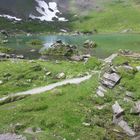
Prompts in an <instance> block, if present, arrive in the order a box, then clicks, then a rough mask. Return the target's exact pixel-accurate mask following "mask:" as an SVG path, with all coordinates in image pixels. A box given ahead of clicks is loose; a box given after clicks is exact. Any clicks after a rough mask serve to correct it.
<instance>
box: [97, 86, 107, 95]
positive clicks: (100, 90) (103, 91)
mask: <svg viewBox="0 0 140 140" xmlns="http://www.w3.org/2000/svg"><path fill="white" fill-rule="evenodd" d="M105 92H107V90H106V89H105V88H104V87H102V86H99V87H98V88H97V91H96V94H97V95H98V96H100V97H104V93H105Z"/></svg>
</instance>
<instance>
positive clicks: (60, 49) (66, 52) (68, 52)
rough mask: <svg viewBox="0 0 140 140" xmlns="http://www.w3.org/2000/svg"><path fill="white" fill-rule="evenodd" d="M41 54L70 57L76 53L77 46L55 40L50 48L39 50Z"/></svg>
mask: <svg viewBox="0 0 140 140" xmlns="http://www.w3.org/2000/svg"><path fill="white" fill-rule="evenodd" d="M41 54H42V55H48V56H65V57H71V56H72V55H74V54H78V50H77V46H75V45H69V44H65V43H63V42H62V40H57V41H56V42H55V43H54V44H52V45H51V47H50V48H48V49H46V50H44V51H43V52H41Z"/></svg>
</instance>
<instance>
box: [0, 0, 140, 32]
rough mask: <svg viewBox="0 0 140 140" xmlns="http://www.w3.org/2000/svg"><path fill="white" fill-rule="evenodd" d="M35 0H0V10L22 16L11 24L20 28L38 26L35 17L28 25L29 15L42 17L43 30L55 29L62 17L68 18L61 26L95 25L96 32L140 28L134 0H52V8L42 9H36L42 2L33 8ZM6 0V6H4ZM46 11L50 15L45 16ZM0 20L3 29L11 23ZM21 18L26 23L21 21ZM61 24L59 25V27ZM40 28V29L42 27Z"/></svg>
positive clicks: (86, 28) (81, 27) (82, 27)
mask: <svg viewBox="0 0 140 140" xmlns="http://www.w3.org/2000/svg"><path fill="white" fill-rule="evenodd" d="M37 1H38V0H37ZM37 1H35V0H25V1H24V2H23V1H22V0H10V1H9V0H2V1H0V14H1V15H2V14H6V15H11V16H14V17H17V18H20V19H22V21H21V23H20V25H18V23H17V24H16V25H14V28H18V29H20V28H21V26H22V29H23V30H24V27H25V26H26V27H27V28H29V30H31V31H33V30H34V31H35V30H37V28H38V27H40V25H39V26H37V25H38V24H40V22H39V21H38V20H35V25H34V24H33V26H35V28H31V27H30V24H32V22H29V19H30V18H32V19H39V20H42V22H43V21H46V22H45V23H43V25H42V26H45V27H44V28H46V30H45V31H48V29H50V28H51V31H59V29H58V28H57V29H55V26H56V24H57V27H59V24H58V21H60V22H62V21H65V20H68V22H66V23H63V26H62V27H63V28H66V29H69V30H71V31H74V30H80V31H91V30H95V29H96V30H97V31H99V32H116V31H117V32H121V31H122V30H126V29H128V30H133V31H135V32H139V31H140V28H139V27H140V25H139V23H140V10H139V1H138V0H106V1H104V0H86V1H85V0H80V1H79V0H71V1H63V0H55V3H56V6H57V9H56V8H55V9H56V10H53V11H52V10H51V9H50V7H49V8H48V10H46V13H43V10H42V11H39V10H40V9H41V8H46V6H43V7H40V9H38V10H37V7H39V6H40V5H39V3H38V2H37ZM39 2H40V1H39ZM41 2H45V3H46V4H48V6H50V5H49V2H50V1H43V0H41ZM7 4H9V5H10V6H7ZM55 11H56V12H55ZM57 11H59V12H60V13H61V14H59V12H57ZM57 13H58V14H59V15H58V14H57ZM41 14H42V15H41ZM50 15H51V17H49V16H50ZM48 17H49V18H48ZM0 20H1V23H0V24H1V27H0V28H1V29H2V28H5V29H6V28H8V26H10V25H11V22H9V21H7V22H5V21H3V18H1V19H0ZM51 20H53V22H54V23H53V25H52V24H51V27H50V26H48V24H49V23H48V22H50V21H51ZM57 20H58V21H57ZM25 21H26V24H25V23H24V22H25ZM3 22H4V25H3ZM21 24H22V25H21ZM41 24H42V23H41ZM60 25H61V24H60ZM11 26H13V25H11ZM52 26H53V27H52ZM62 27H61V26H60V27H59V28H62ZM10 28H11V27H10ZM42 28H43V27H42ZM44 28H43V29H42V31H44ZM49 31H50V30H49Z"/></svg>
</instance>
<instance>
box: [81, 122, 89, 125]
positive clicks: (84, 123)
mask: <svg viewBox="0 0 140 140" xmlns="http://www.w3.org/2000/svg"><path fill="white" fill-rule="evenodd" d="M82 124H83V125H84V126H90V125H91V124H90V123H86V122H83V123H82Z"/></svg>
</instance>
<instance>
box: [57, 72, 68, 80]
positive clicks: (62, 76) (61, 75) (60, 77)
mask: <svg viewBox="0 0 140 140" xmlns="http://www.w3.org/2000/svg"><path fill="white" fill-rule="evenodd" d="M65 77H66V75H65V73H63V72H62V73H59V74H57V75H56V78H57V79H64V78H65Z"/></svg>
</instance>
